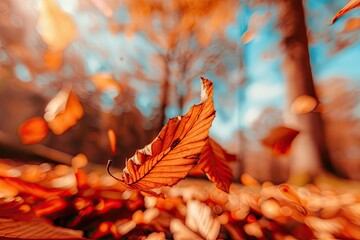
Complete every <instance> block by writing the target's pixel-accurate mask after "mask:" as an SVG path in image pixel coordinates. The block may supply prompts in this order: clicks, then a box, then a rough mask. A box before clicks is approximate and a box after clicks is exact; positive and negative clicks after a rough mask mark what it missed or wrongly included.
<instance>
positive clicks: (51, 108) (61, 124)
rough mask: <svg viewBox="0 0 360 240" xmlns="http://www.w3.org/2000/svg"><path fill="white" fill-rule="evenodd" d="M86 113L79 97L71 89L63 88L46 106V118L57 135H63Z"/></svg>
mask: <svg viewBox="0 0 360 240" xmlns="http://www.w3.org/2000/svg"><path fill="white" fill-rule="evenodd" d="M83 115H84V109H83V107H82V105H81V103H80V101H79V99H78V97H77V96H76V95H75V93H73V92H72V91H69V90H61V91H60V92H59V93H58V94H57V95H56V96H55V97H54V98H53V99H52V100H51V101H50V102H49V103H48V105H47V106H46V108H45V114H44V118H45V120H46V121H47V123H48V126H49V128H50V129H51V131H53V133H55V134H56V135H61V134H63V133H64V132H66V131H67V130H68V129H69V128H71V127H73V126H75V125H76V123H77V122H78V121H79V120H80V119H81V118H82V116H83Z"/></svg>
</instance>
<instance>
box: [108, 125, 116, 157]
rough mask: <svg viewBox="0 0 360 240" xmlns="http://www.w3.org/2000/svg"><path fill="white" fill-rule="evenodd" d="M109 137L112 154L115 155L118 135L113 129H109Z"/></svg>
mask: <svg viewBox="0 0 360 240" xmlns="http://www.w3.org/2000/svg"><path fill="white" fill-rule="evenodd" d="M107 133H108V139H109V143H110V150H111V154H112V155H115V152H116V135H115V132H114V130H113V129H109V130H108V132H107Z"/></svg>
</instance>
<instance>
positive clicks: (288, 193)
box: [279, 183, 307, 216]
mask: <svg viewBox="0 0 360 240" xmlns="http://www.w3.org/2000/svg"><path fill="white" fill-rule="evenodd" d="M279 190H280V192H282V193H283V194H284V195H285V197H287V198H288V199H289V200H290V201H291V202H293V203H295V204H296V206H297V210H298V211H299V212H300V213H301V214H302V215H304V216H306V215H307V210H306V209H305V207H304V205H303V203H302V201H301V198H300V197H299V195H298V194H297V193H296V192H295V191H294V190H293V189H292V188H291V187H290V185H289V184H286V183H284V184H280V185H279Z"/></svg>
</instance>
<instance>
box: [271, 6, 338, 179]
mask: <svg viewBox="0 0 360 240" xmlns="http://www.w3.org/2000/svg"><path fill="white" fill-rule="evenodd" d="M277 2H278V4H279V22H278V27H279V29H280V32H281V34H282V46H283V48H284V50H285V53H284V55H285V57H284V62H283V65H282V67H283V71H284V75H285V82H286V94H287V96H286V97H287V100H288V105H287V108H288V111H287V112H286V117H285V122H286V123H287V124H289V125H290V126H294V128H297V129H298V130H300V131H301V134H300V135H299V136H298V138H297V139H296V140H295V141H294V146H293V149H292V153H291V158H292V159H291V167H290V168H291V169H290V177H297V180H299V178H298V177H299V176H303V177H304V176H305V177H310V178H312V177H314V176H316V175H317V174H318V173H320V172H321V171H322V170H323V169H325V170H327V171H329V172H332V173H335V169H334V167H333V165H332V163H331V159H330V156H329V153H328V150H327V147H326V143H325V136H324V129H323V122H322V119H321V116H320V113H319V112H311V113H308V114H303V115H296V114H294V113H291V112H290V110H289V109H290V105H291V103H292V102H293V101H294V100H295V99H296V98H297V97H299V96H301V95H309V96H312V97H314V98H315V99H317V96H316V92H315V88H314V83H313V77H312V72H311V66H310V58H309V51H308V40H307V34H306V33H307V30H306V24H305V15H304V8H303V4H302V0H278V1H277ZM324 27H325V26H324ZM307 180H309V179H302V180H300V181H307Z"/></svg>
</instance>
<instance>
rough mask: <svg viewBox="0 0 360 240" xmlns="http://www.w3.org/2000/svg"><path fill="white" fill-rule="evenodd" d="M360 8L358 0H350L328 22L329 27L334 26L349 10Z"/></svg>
mask: <svg viewBox="0 0 360 240" xmlns="http://www.w3.org/2000/svg"><path fill="white" fill-rule="evenodd" d="M357 7H360V0H350V1H349V2H348V4H346V5H345V6H344V7H343V8H342V9H341V10H340V11H338V12H337V13H336V14H335V16H334V17H333V19H332V20H331V22H330V25H332V24H334V23H335V22H336V21H337V20H338V19H339V18H341V17H342V16H344V15H345V14H346V13H347V12H349V11H350V10H352V9H354V8H357Z"/></svg>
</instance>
